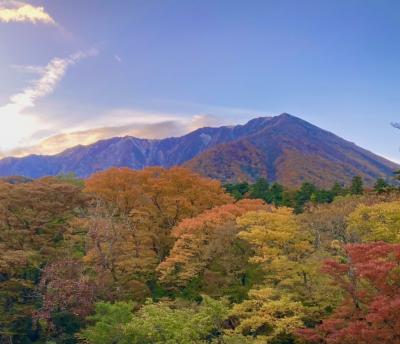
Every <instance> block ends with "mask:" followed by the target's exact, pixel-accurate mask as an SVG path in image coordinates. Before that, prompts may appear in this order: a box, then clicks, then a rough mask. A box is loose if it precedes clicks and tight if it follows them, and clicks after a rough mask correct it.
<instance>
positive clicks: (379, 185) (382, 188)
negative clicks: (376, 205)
mask: <svg viewBox="0 0 400 344" xmlns="http://www.w3.org/2000/svg"><path fill="white" fill-rule="evenodd" d="M390 189H391V186H390V185H389V184H388V183H387V182H386V181H385V180H383V179H382V178H378V179H377V180H376V182H375V185H374V191H375V192H376V193H378V194H380V193H383V192H386V191H388V190H390Z"/></svg>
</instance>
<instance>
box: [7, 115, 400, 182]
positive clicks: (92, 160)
mask: <svg viewBox="0 0 400 344" xmlns="http://www.w3.org/2000/svg"><path fill="white" fill-rule="evenodd" d="M182 164H183V165H184V166H187V167H189V168H192V169H194V170H195V171H197V172H199V173H202V174H204V175H208V176H211V177H214V178H219V179H221V180H224V181H253V180H255V179H257V178H258V177H266V178H268V179H269V180H270V181H275V180H278V181H280V182H282V183H284V184H285V185H289V186H297V185H298V184H299V183H301V182H302V181H304V180H309V181H313V182H315V183H316V184H318V185H324V186H326V185H328V184H331V183H333V182H334V181H340V182H348V181H349V180H350V179H351V177H352V176H354V175H361V176H363V177H364V178H365V179H366V181H367V182H368V183H371V182H372V181H373V180H375V179H376V178H377V177H383V178H386V177H388V176H390V175H391V174H392V172H393V170H394V169H396V168H398V166H397V165H396V164H394V163H392V162H390V161H388V160H386V159H384V158H381V157H379V156H377V155H375V154H372V153H370V152H368V151H366V150H364V149H362V148H360V147H357V146H356V145H354V144H353V143H350V142H348V141H345V140H343V139H341V138H339V137H338V136H336V135H334V134H332V133H329V132H327V131H325V130H322V129H320V128H318V127H316V126H314V125H312V124H310V123H308V122H305V121H303V120H301V119H299V118H297V117H294V116H291V115H288V114H282V115H280V116H276V117H261V118H256V119H253V120H251V121H249V122H248V123H246V124H245V125H237V126H231V127H227V126H225V127H219V128H208V127H206V128H201V129H198V130H195V131H193V132H191V133H189V134H187V135H185V136H182V137H175V138H167V139H163V140H147V139H139V138H135V137H130V136H127V137H122V138H120V137H116V138H112V139H108V140H102V141H99V142H96V143H94V144H92V145H88V146H76V147H73V148H70V149H67V150H66V151H64V152H62V153H60V154H57V155H53V156H39V155H31V156H27V157H24V158H5V159H2V160H0V176H12V175H21V176H25V177H30V178H37V177H41V176H46V175H57V174H60V173H68V172H74V173H76V174H77V175H78V176H80V177H87V176H89V175H91V174H92V173H94V172H97V171H100V170H104V169H107V168H109V167H113V166H116V167H123V166H124V167H131V168H134V169H142V168H144V167H147V166H164V167H171V166H175V165H182Z"/></svg>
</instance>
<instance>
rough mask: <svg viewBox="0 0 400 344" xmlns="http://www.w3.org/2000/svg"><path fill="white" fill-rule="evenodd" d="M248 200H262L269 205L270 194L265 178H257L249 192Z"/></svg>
mask: <svg viewBox="0 0 400 344" xmlns="http://www.w3.org/2000/svg"><path fill="white" fill-rule="evenodd" d="M249 197H250V198H257V199H262V200H264V201H265V202H267V203H271V194H270V190H269V184H268V181H267V180H266V179H265V178H259V179H258V180H257V181H256V182H255V183H254V184H253V185H251V186H250V190H249Z"/></svg>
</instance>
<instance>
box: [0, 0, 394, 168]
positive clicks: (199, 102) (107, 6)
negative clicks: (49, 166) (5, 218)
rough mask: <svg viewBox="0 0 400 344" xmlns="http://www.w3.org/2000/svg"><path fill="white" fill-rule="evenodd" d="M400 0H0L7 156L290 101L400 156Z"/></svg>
mask: <svg viewBox="0 0 400 344" xmlns="http://www.w3.org/2000/svg"><path fill="white" fill-rule="evenodd" d="M399 61H400V1H398V0H334V1H332V0H279V1H276V0H274V1H272V0H260V1H258V0H250V1H249V0H247V1H246V0H235V1H232V0H113V1H103V0H68V1H66V0H47V1H45V0H42V1H41V0H37V1H36V0H35V1H34V0H29V1H24V2H23V1H14V0H0V80H1V82H0V157H4V156H9V155H14V156H23V155H27V154H31V153H36V154H54V153H57V152H59V151H61V150H63V149H65V148H68V147H70V146H73V145H76V144H89V143H92V142H94V141H96V140H99V139H102V138H108V137H112V136H124V135H128V134H129V135H135V136H139V137H148V138H163V137H168V136H178V135H182V134H184V133H186V132H189V131H191V130H194V129H196V128H198V127H202V126H217V125H232V124H237V123H245V122H246V121H247V120H249V119H251V118H254V117H260V116H271V115H278V114H280V113H283V112H286V113H290V114H292V115H295V116H298V117H300V118H303V119H305V120H307V121H309V122H311V123H313V124H315V125H317V126H319V127H321V128H323V129H326V130H329V131H332V132H334V133H335V134H337V135H339V136H341V137H343V138H345V139H347V140H350V141H352V142H355V143H356V144H358V145H360V146H362V147H364V148H367V149H369V150H371V151H373V152H375V153H377V154H380V155H382V156H385V157H387V158H389V159H391V160H394V161H397V162H400V151H399V146H400V130H399V129H395V128H393V127H392V126H391V124H390V123H391V122H396V121H399V122H400V63H399Z"/></svg>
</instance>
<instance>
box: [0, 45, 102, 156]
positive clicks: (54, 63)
mask: <svg viewBox="0 0 400 344" xmlns="http://www.w3.org/2000/svg"><path fill="white" fill-rule="evenodd" d="M95 54H97V51H96V50H89V51H80V52H77V53H75V54H72V55H70V56H68V57H66V58H54V59H52V60H51V61H50V62H49V63H48V64H47V66H45V67H44V68H42V70H41V69H40V68H37V69H36V70H35V72H37V73H39V75H40V77H39V79H37V80H35V81H34V82H33V83H32V84H31V85H30V86H29V87H26V88H25V89H24V90H22V91H21V92H19V93H17V94H14V95H12V96H11V97H10V98H9V102H8V103H7V104H6V105H4V106H1V107H0V123H1V126H0V148H2V149H4V148H7V147H13V146H16V145H18V144H19V143H20V141H21V140H22V139H23V138H24V137H26V136H29V135H31V134H32V133H33V132H35V131H37V130H38V129H39V128H38V123H37V118H35V116H32V115H31V116H29V115H26V114H24V111H26V110H28V109H32V108H34V107H35V105H36V102H37V100H39V99H40V98H43V97H45V96H47V95H49V94H51V93H52V92H53V91H54V90H55V88H56V87H57V85H58V84H59V82H60V81H61V80H62V78H63V77H64V75H65V73H66V72H67V69H68V67H70V66H72V65H74V64H75V63H77V62H78V61H80V60H81V59H83V58H86V57H88V56H93V55H95ZM32 68H33V67H32V66H29V67H28V69H31V70H32Z"/></svg>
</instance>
